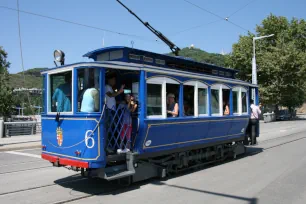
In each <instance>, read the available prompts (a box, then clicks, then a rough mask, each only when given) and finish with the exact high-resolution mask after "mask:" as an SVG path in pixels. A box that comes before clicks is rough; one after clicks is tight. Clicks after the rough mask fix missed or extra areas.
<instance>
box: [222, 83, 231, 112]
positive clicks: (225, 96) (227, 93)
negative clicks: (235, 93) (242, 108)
mask: <svg viewBox="0 0 306 204" xmlns="http://www.w3.org/2000/svg"><path fill="white" fill-rule="evenodd" d="M229 96H230V90H229V89H224V86H223V87H222V101H223V106H222V108H223V109H222V110H223V115H229V114H230V111H229V110H230V103H229V98H230V97H229Z"/></svg>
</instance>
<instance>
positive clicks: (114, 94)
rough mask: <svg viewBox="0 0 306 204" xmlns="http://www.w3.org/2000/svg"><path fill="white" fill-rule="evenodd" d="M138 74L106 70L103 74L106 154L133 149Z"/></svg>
mask: <svg viewBox="0 0 306 204" xmlns="http://www.w3.org/2000/svg"><path fill="white" fill-rule="evenodd" d="M139 77H140V74H139V71H131V70H114V69H108V70H106V74H105V82H106V84H105V98H106V106H105V108H106V110H105V122H106V123H105V126H106V135H105V137H106V152H107V153H108V154H113V153H116V152H117V153H124V152H128V151H131V150H132V149H133V143H134V138H135V137H136V135H137V129H138V127H137V126H138V104H139V103H138V90H139Z"/></svg>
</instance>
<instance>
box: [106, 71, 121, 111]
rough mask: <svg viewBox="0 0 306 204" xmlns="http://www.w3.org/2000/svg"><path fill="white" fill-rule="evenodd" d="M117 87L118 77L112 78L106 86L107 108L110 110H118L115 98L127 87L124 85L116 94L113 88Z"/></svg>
mask: <svg viewBox="0 0 306 204" xmlns="http://www.w3.org/2000/svg"><path fill="white" fill-rule="evenodd" d="M115 85H116V77H115V76H114V75H113V76H110V77H109V78H108V80H107V84H106V85H105V97H106V106H107V108H108V109H111V110H116V99H115V97H116V96H118V95H119V94H122V93H123V89H124V87H125V85H122V86H121V88H120V90H119V91H118V92H114V90H113V86H115Z"/></svg>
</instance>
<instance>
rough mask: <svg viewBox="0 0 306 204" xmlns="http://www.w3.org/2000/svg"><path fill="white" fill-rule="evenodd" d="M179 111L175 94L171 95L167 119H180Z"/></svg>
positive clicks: (168, 99) (168, 97) (168, 102)
mask: <svg viewBox="0 0 306 204" xmlns="http://www.w3.org/2000/svg"><path fill="white" fill-rule="evenodd" d="M178 109H179V108H178V104H177V103H176V102H175V96H174V94H173V93H169V94H168V96H167V117H178Z"/></svg>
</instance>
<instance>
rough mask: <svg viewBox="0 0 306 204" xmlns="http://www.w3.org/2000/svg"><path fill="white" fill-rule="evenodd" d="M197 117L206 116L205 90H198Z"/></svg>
mask: <svg viewBox="0 0 306 204" xmlns="http://www.w3.org/2000/svg"><path fill="white" fill-rule="evenodd" d="M198 100H199V101H198V104H199V115H200V114H207V89H203V88H199V89H198Z"/></svg>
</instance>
